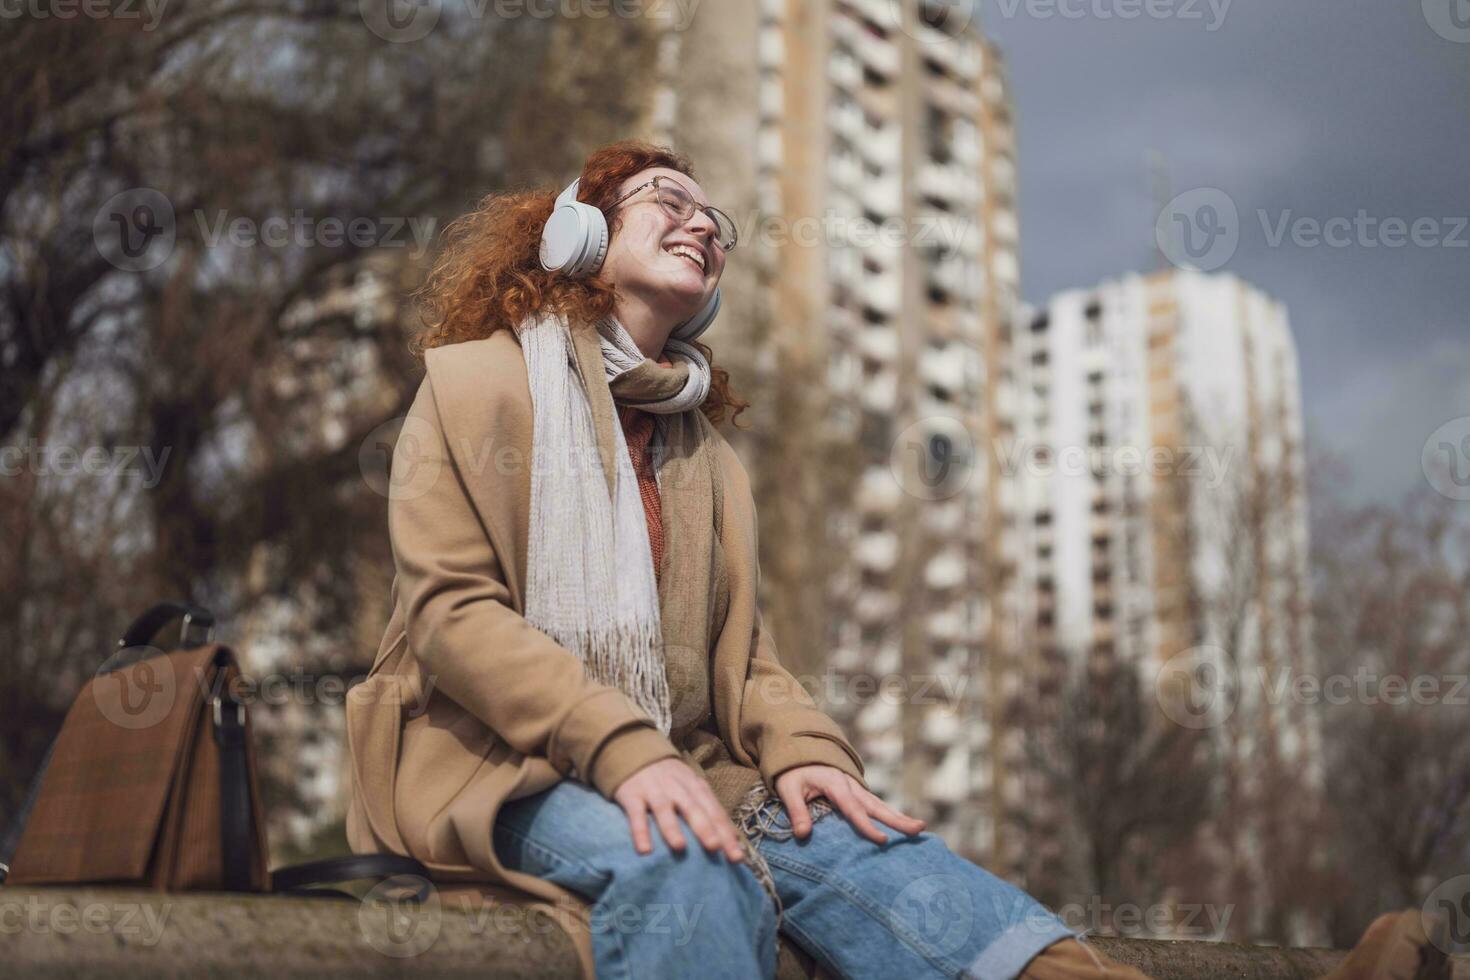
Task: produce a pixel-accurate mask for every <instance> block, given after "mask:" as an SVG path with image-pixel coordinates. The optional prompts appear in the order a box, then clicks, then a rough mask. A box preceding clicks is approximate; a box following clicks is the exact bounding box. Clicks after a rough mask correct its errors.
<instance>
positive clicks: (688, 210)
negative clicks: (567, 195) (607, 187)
mask: <svg viewBox="0 0 1470 980" xmlns="http://www.w3.org/2000/svg"><path fill="white" fill-rule="evenodd" d="M649 184H652V185H653V192H654V195H655V197H656V198H657V199H658V203H659V204H661V205H663V208H664V210H665V211H667V212H669V214H671V215H673V216H674V217H676V218H678V219H679V220H680V221H688V220H689V219H690V218H692V217H694V211H695V209H696V208H698V209H699V210H700V211H703V212H704V213H705V214H706V215H707V216H708V217H709V219H710V220H711V221H713V222H714V223H715V243H716V244H717V245H719V246H720V249H721V251H725V252H728V251H730V250H731V249H732V248H734V247H735V242H736V240H737V236H736V231H735V221H734V219H732V218H731V217H730V216H729V215H728V214H726V213H725V212H723V211H721V210H720V209H719V208H717V207H715V206H714V205H712V204H706V205H704V206H703V207H700V206H699V205H697V204H695V203H694V198H692V197H690V196H689V192H688V191H686V190H685V189H684V186H683V185H682V184H680V183H679V182H678V181H677V180H670V179H669V178H668V177H664V176H662V175H660V176H657V177H654V178H652V179H650V180H647V181H644V182H643V183H641V184H639V185H638V186H637V187H635V188H633V189H632V190H631V191H629V192H628V193H626V194H624V195H623V196H622V197H620V198H618V199H617V200H616V201H614V202H613V203H612V207H609V208H608V210H609V211H612V210H613V208H616V207H617V206H618V205H619V204H622V203H623V202H624V201H626V200H627V199H628V198H630V197H632V196H633V195H634V194H637V193H638V192H639V191H641V190H643V188H645V187H647V186H648V185H649Z"/></svg>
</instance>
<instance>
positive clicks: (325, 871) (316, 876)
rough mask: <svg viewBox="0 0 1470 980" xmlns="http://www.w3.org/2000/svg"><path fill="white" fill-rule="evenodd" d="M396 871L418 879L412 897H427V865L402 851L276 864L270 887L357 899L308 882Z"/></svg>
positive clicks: (386, 874) (393, 874)
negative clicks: (284, 864)
mask: <svg viewBox="0 0 1470 980" xmlns="http://www.w3.org/2000/svg"><path fill="white" fill-rule="evenodd" d="M398 875H406V876H411V877H415V878H418V879H419V881H418V883H417V884H415V885H414V889H415V890H414V894H413V896H412V897H413V898H414V899H416V900H418V901H420V902H422V901H424V900H426V899H427V898H428V897H429V891H430V889H431V888H432V887H433V886H432V885H431V884H430V881H429V869H428V868H426V867H424V866H423V864H422V863H420V862H419V861H417V860H415V859H414V858H411V857H404V856H403V855H401V854H353V855H351V856H350V857H339V858H327V859H326V860H324V861H308V862H306V863H305V864H293V865H291V866H290V867H289V868H277V869H276V870H275V871H272V872H271V891H272V892H274V893H275V894H277V895H283V894H289V895H305V896H313V897H315V896H321V897H330V898H350V899H352V900H353V901H357V896H355V895H351V894H348V893H347V892H344V891H338V890H335V889H323V888H313V887H311V886H313V885H323V884H327V883H329V882H338V881H353V880H355V879H358V878H391V877H396V876H398Z"/></svg>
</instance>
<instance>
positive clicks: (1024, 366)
mask: <svg viewBox="0 0 1470 980" xmlns="http://www.w3.org/2000/svg"><path fill="white" fill-rule="evenodd" d="M1016 355H1017V362H1018V371H1019V372H1020V376H1021V378H1022V380H1023V388H1024V389H1025V394H1024V395H1023V398H1022V405H1021V411H1020V413H1019V417H1018V429H1019V432H1020V435H1019V436H1018V438H1017V439H1016V440H1015V441H1014V442H1013V443H1011V444H1010V445H1009V446H1007V447H1006V449H1005V456H1006V458H1007V463H1006V468H1007V469H1008V470H1009V471H1011V472H1013V473H1014V474H1015V477H1016V486H1017V488H1018V492H1019V494H1020V500H1021V512H1022V521H1021V523H1022V527H1023V528H1024V535H1025V538H1026V541H1025V543H1024V546H1023V553H1024V556H1025V557H1024V560H1023V563H1022V569H1021V579H1022V581H1023V582H1024V585H1025V588H1024V591H1025V593H1026V594H1027V596H1028V599H1027V603H1028V606H1029V610H1028V614H1027V617H1026V619H1027V622H1028V624H1029V632H1030V635H1031V637H1032V639H1031V642H1030V643H1029V644H1028V645H1029V646H1030V647H1031V648H1032V649H1034V650H1035V652H1036V656H1037V657H1038V666H1037V670H1036V671H1035V672H1034V676H1035V677H1037V678H1038V685H1039V687H1040V689H1041V692H1042V693H1045V692H1047V691H1052V692H1054V691H1055V690H1056V689H1057V677H1058V673H1059V672H1060V671H1062V670H1064V669H1065V667H1066V666H1067V665H1069V664H1076V663H1078V662H1079V661H1082V660H1083V659H1084V658H1092V659H1093V660H1094V661H1096V660H1098V659H1104V660H1112V661H1115V662H1120V663H1127V664H1132V665H1134V666H1136V667H1137V668H1138V669H1139V670H1140V671H1141V672H1142V675H1143V677H1144V678H1146V683H1147V684H1148V685H1152V684H1154V678H1155V677H1156V676H1157V675H1158V672H1159V670H1160V669H1161V668H1163V667H1164V666H1165V665H1170V664H1172V665H1174V666H1180V665H1183V666H1186V667H1198V668H1201V669H1203V670H1206V671H1216V673H1206V674H1204V675H1199V676H1202V677H1205V678H1206V679H1208V680H1209V682H1210V683H1211V685H1212V687H1211V689H1210V690H1208V691H1204V692H1190V693H1191V696H1192V697H1193V698H1194V700H1192V701H1187V702H1182V703H1179V704H1172V703H1168V698H1170V697H1171V694H1170V693H1169V692H1168V691H1167V690H1163V689H1160V690H1159V691H1158V694H1159V697H1160V699H1161V707H1163V708H1164V710H1165V711H1166V712H1168V713H1170V715H1171V716H1172V717H1175V719H1176V720H1177V721H1179V722H1180V723H1182V724H1185V725H1188V726H1195V725H1197V726H1198V727H1200V728H1201V729H1204V728H1208V729H1210V730H1211V731H1212V734H1214V735H1215V736H1217V737H1218V739H1219V741H1220V747H1221V749H1222V751H1223V752H1224V753H1225V758H1226V760H1227V764H1230V763H1232V762H1233V764H1235V765H1236V766H1238V774H1239V776H1240V783H1239V792H1240V793H1241V794H1243V797H1244V799H1246V800H1249V799H1251V798H1252V794H1253V793H1257V792H1265V789H1264V788H1262V787H1258V786H1254V785H1253V783H1252V780H1253V779H1254V778H1255V777H1256V776H1257V775H1258V774H1259V773H1260V772H1261V771H1262V767H1261V766H1259V765H1256V764H1254V762H1256V761H1259V760H1261V759H1264V758H1267V757H1273V756H1274V758H1276V759H1277V760H1279V761H1281V762H1282V763H1284V764H1285V765H1286V766H1287V767H1289V768H1290V769H1292V770H1293V771H1295V772H1299V773H1301V774H1302V775H1303V777H1304V780H1305V781H1307V782H1310V783H1316V782H1318V781H1319V780H1320V770H1319V766H1320V754H1319V752H1318V733H1317V730H1316V727H1315V724H1314V716H1313V715H1311V714H1310V713H1308V712H1307V711H1305V710H1303V709H1302V708H1301V707H1300V706H1298V705H1296V704H1295V703H1294V702H1293V700H1292V699H1291V698H1290V697H1286V698H1273V697H1271V696H1269V695H1270V692H1271V689H1272V683H1273V682H1274V681H1276V680H1279V678H1281V677H1283V676H1300V675H1302V674H1303V673H1306V672H1310V671H1311V670H1312V669H1313V667H1312V641H1311V619H1310V610H1309V605H1308V578H1307V576H1308V568H1307V519H1306V498H1305V492H1304V465H1303V458H1302V414H1301V394H1300V389H1299V375H1298V369H1297V358H1296V349H1295V346H1294V344H1293V341H1292V336H1291V330H1290V326H1289V324H1288V319H1287V314H1286V310H1285V309H1284V308H1283V307H1282V305H1281V304H1280V303H1278V302H1276V301H1274V300H1272V299H1271V298H1270V297H1268V296H1266V295H1264V294H1263V293H1261V292H1260V291H1259V290H1257V289H1254V288H1252V287H1251V286H1249V285H1248V284H1246V283H1244V282H1242V281H1241V280H1239V279H1237V278H1236V277H1234V276H1232V275H1205V274H1202V273H1199V272H1194V271H1184V270H1167V271H1161V272H1157V273H1154V274H1151V275H1129V276H1126V277H1124V278H1122V279H1119V280H1115V281H1110V282H1105V283H1103V284H1102V285H1100V286H1098V287H1097V288H1095V289H1090V290H1077V291H1071V292H1065V293H1062V294H1060V295H1058V296H1056V297H1054V298H1053V299H1052V300H1051V301H1050V302H1049V303H1048V304H1047V306H1046V308H1045V309H1044V310H1042V311H1040V312H1038V313H1037V314H1035V315H1034V316H1032V317H1030V319H1029V323H1027V325H1026V328H1025V329H1023V330H1020V331H1018V336H1017V343H1016ZM1217 677H1219V678H1224V679H1225V680H1226V681H1227V682H1228V683H1226V684H1225V685H1220V686H1215V685H1214V680H1213V679H1214V678H1217ZM1146 689H1147V690H1152V688H1151V687H1149V688H1146ZM1201 693H1202V694H1203V695H1205V697H1203V698H1200V697H1199V696H1198V695H1200V694H1201ZM1211 697H1214V698H1217V699H1223V700H1216V701H1215V702H1214V703H1211V702H1210V701H1209V698H1211ZM1201 707H1203V709H1205V710H1199V711H1198V713H1197V714H1196V715H1190V714H1189V712H1191V711H1195V710H1197V709H1200V708H1201ZM1180 712H1183V713H1182V714H1181V713H1180ZM1209 712H1213V714H1209ZM1045 795H1046V794H1045V793H1044V791H1043V790H1042V789H1041V788H1039V787H1038V788H1034V789H1033V790H1032V792H1031V796H1032V797H1033V799H1036V800H1042V799H1043V797H1044V796H1045ZM1047 805H1048V803H1047V802H1046V801H1044V800H1043V802H1041V803H1040V804H1039V807H1040V811H1041V812H1042V813H1043V814H1044V813H1045V812H1046V809H1047ZM1245 809H1249V807H1246V808H1245ZM1262 809H1269V808H1262ZM1233 831H1235V832H1238V838H1237V839H1236V840H1235V841H1233V842H1232V843H1233V845H1234V846H1240V847H1242V848H1244V850H1245V851H1247V852H1248V851H1250V846H1249V841H1250V839H1251V836H1252V831H1251V828H1250V827H1249V826H1246V825H1240V826H1236V827H1234V828H1233ZM1045 836H1048V837H1051V836H1054V835H1045ZM1242 842H1244V843H1242ZM1031 853H1032V854H1033V855H1034V858H1035V860H1036V861H1038V862H1046V861H1055V860H1058V859H1059V858H1060V855H1059V853H1058V851H1057V849H1056V846H1055V842H1054V841H1052V840H1046V839H1042V840H1038V841H1037V842H1036V846H1035V847H1034V848H1033V849H1032V852H1031ZM1235 860H1243V861H1246V862H1247V863H1249V862H1250V861H1251V860H1252V858H1251V857H1250V855H1249V854H1248V853H1246V854H1243V855H1238V856H1237V857H1236V858H1233V859H1232V861H1235Z"/></svg>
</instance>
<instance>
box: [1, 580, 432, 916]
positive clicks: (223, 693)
mask: <svg viewBox="0 0 1470 980" xmlns="http://www.w3.org/2000/svg"><path fill="white" fill-rule="evenodd" d="M175 618H182V620H183V627H182V630H181V633H180V638H179V649H175V650H172V651H171V652H166V653H165V652H163V651H161V650H159V649H158V648H157V647H153V646H151V645H150V644H151V642H152V641H153V640H154V639H155V638H156V634H157V633H158V632H159V631H160V630H161V628H162V627H163V626H164V625H166V624H168V623H169V622H171V621H172V620H173V619H175ZM213 626H214V619H213V617H212V616H211V615H210V614H209V613H208V611H206V610H203V609H201V608H199V607H197V606H190V605H187V604H185V603H179V602H165V603H159V604H158V605H156V606H153V607H152V608H150V609H149V610H148V611H147V612H145V613H144V614H143V615H142V616H140V617H138V619H137V620H135V621H134V622H133V624H132V625H131V626H130V627H129V628H128V629H127V631H126V632H125V633H124V634H123V637H122V639H121V640H120V641H119V647H120V649H119V650H118V652H117V653H115V654H114V655H113V656H112V657H111V658H110V659H109V660H108V661H107V663H105V664H104V665H103V666H102V668H101V669H99V670H98V672H97V675H96V676H95V677H93V678H91V679H90V680H89V681H88V682H87V684H86V685H85V686H84V687H83V688H82V690H81V693H80V694H78V696H77V698H76V700H75V701H74V702H73V703H72V706H71V709H70V710H69V711H68V712H67V716H66V720H65V722H64V723H63V724H62V727H61V732H60V734H59V735H58V736H57V738H56V741H55V742H54V743H53V745H52V747H51V751H50V753H49V754H48V756H47V759H46V761H44V762H43V763H42V767H41V771H40V773H39V774H38V776H37V777H36V779H35V780H34V781H33V783H32V786H31V792H30V794H29V795H28V798H27V800H26V802H25V803H24V804H23V805H22V808H21V812H20V814H19V818H18V819H17V820H16V821H14V822H13V823H12V826H11V827H10V829H9V832H8V833H7V838H6V840H5V841H3V842H0V844H3V846H0V881H3V882H4V883H5V884H7V885H16V884H37V885H50V884H61V883H73V884H82V883H106V884H114V885H129V886H135V887H144V888H152V889H157V890H160V891H193V890H205V891H237V892H270V891H293V892H296V891H297V890H298V889H304V888H305V886H307V885H311V884H315V883H320V882H325V881H342V880H347V879H351V878H359V877H375V876H381V875H391V874H405V875H419V876H420V877H421V878H422V879H423V882H424V886H425V887H427V881H428V872H427V871H426V870H425V869H424V868H423V866H422V865H421V864H419V863H418V862H417V861H413V860H412V859H409V858H400V857H397V856H395V855H363V856H359V857H356V858H344V859H334V860H329V861H318V862H313V863H311V864H306V865H297V866H295V867H293V868H285V869H280V870H278V871H277V872H276V873H275V875H274V876H273V875H272V873H271V872H270V871H268V870H267V855H268V853H269V849H268V847H267V843H266V831H265V819H264V813H263V810H262V805H261V799H260V793H259V790H258V786H257V782H256V763H255V751H254V746H253V744H252V741H251V738H250V713H249V711H248V709H247V706H246V705H245V704H243V703H241V702H240V701H238V700H237V699H236V698H235V697H234V695H233V694H232V691H233V690H235V689H236V688H234V687H233V686H232V682H233V681H234V679H235V678H236V677H238V676H239V674H240V668H239V664H238V663H237V662H236V660H235V654H234V652H233V651H232V650H231V649H230V648H229V647H227V646H225V645H223V644H220V643H213V642H210V641H211V638H212V635H213ZM17 836H18V837H19V840H18V843H16V840H15V838H16V837H17ZM11 849H13V850H14V858H13V859H12V860H10V861H9V868H8V871H7V870H6V869H5V864H4V863H3V862H5V861H6V855H7V853H9V851H10V850H11ZM273 878H274V879H275V880H274V881H273ZM307 893H309V894H327V895H333V896H344V897H351V896H350V895H346V894H345V893H343V892H334V891H322V892H307Z"/></svg>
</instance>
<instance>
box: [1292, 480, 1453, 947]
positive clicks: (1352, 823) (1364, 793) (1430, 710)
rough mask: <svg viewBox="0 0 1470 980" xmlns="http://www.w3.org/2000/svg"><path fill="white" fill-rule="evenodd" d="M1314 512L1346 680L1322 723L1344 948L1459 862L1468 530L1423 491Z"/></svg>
mask: <svg viewBox="0 0 1470 980" xmlns="http://www.w3.org/2000/svg"><path fill="white" fill-rule="evenodd" d="M1315 510H1316V511H1317V513H1318V517H1317V524H1318V530H1317V533H1316V541H1317V545H1316V548H1315V556H1314V559H1315V574H1316V579H1317V593H1316V594H1317V622H1318V631H1319V636H1320V637H1321V648H1322V650H1323V660H1324V670H1325V671H1326V673H1327V674H1328V675H1329V676H1331V675H1336V676H1338V677H1342V678H1344V681H1343V682H1342V683H1340V684H1338V685H1337V688H1336V690H1337V691H1338V692H1339V693H1338V694H1337V695H1336V696H1333V697H1331V698H1330V699H1329V700H1328V703H1327V704H1326V713H1325V736H1326V738H1325V741H1326V745H1327V754H1328V762H1329V774H1330V775H1329V779H1328V793H1329V797H1330V800H1331V803H1332V807H1331V812H1332V814H1333V815H1334V817H1335V821H1334V823H1335V827H1334V830H1335V834H1334V836H1333V838H1332V843H1333V847H1332V853H1333V855H1334V857H1335V858H1336V859H1337V860H1336V862H1335V864H1336V874H1337V878H1338V883H1339V887H1338V888H1337V889H1336V890H1335V891H1334V896H1333V897H1334V901H1333V902H1332V903H1331V904H1330V911H1331V914H1332V915H1331V928H1332V938H1333V940H1334V941H1335V942H1339V943H1342V942H1347V941H1351V937H1352V936H1353V935H1354V934H1355V933H1356V932H1357V931H1358V930H1360V929H1361V928H1362V927H1363V925H1364V924H1365V923H1366V922H1367V921H1369V920H1370V919H1371V918H1372V916H1373V915H1374V914H1376V913H1377V912H1379V911H1381V910H1382V909H1384V908H1392V907H1397V906H1404V905H1418V904H1420V903H1421V902H1423V901H1424V899H1425V898H1426V896H1427V894H1428V892H1429V891H1430V890H1432V889H1433V887H1434V886H1435V885H1436V884H1437V883H1439V882H1440V881H1441V880H1444V879H1447V878H1449V877H1452V876H1453V875H1454V874H1456V873H1458V870H1460V869H1463V868H1464V867H1465V866H1466V861H1467V858H1470V741H1467V739H1466V738H1465V732H1466V727H1465V717H1466V709H1465V700H1466V698H1467V697H1470V687H1467V686H1466V685H1465V683H1464V679H1465V678H1466V677H1470V642H1467V640H1466V637H1467V636H1470V528H1467V527H1466V524H1465V520H1464V514H1463V512H1462V511H1461V510H1457V505H1456V504H1454V503H1453V502H1451V501H1449V500H1446V499H1444V498H1441V497H1437V496H1435V495H1433V494H1432V493H1430V492H1429V491H1427V490H1426V491H1424V492H1422V493H1420V494H1416V495H1412V496H1411V497H1409V498H1407V499H1406V500H1405V502H1404V504H1403V505H1402V506H1400V507H1398V508H1386V507H1382V506H1365V507H1358V506H1352V505H1348V504H1345V503H1343V502H1342V501H1341V500H1340V499H1330V498H1324V499H1323V500H1322V502H1320V503H1319V504H1317V505H1316V507H1315Z"/></svg>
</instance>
